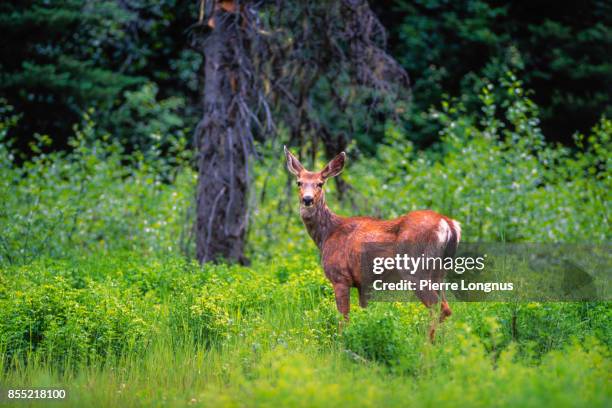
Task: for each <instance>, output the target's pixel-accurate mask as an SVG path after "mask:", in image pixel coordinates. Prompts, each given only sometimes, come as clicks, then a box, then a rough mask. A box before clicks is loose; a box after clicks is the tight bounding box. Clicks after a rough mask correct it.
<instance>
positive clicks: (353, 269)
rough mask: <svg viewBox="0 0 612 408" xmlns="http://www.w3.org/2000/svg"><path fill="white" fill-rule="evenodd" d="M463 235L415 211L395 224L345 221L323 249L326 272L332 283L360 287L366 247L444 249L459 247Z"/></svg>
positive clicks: (439, 218)
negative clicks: (451, 246)
mask: <svg viewBox="0 0 612 408" xmlns="http://www.w3.org/2000/svg"><path fill="white" fill-rule="evenodd" d="M460 231H461V230H460V227H459V224H458V223H457V222H456V221H454V220H452V219H450V218H448V217H446V216H444V215H441V214H438V213H437V212H435V211H431V210H420V211H413V212H410V213H408V214H405V215H403V216H401V217H398V218H395V219H393V220H380V219H377V218H372V217H347V218H342V220H341V223H340V225H339V226H338V227H337V228H336V229H335V230H334V231H333V232H332V233H331V234H330V236H329V237H328V238H327V240H325V242H324V243H323V246H322V248H321V258H322V261H323V268H324V270H325V274H326V275H327V277H328V278H329V279H330V280H331V281H332V282H345V283H347V284H350V285H351V286H360V284H361V273H360V264H361V252H362V250H363V244H364V243H388V244H399V243H402V244H417V243H418V244H419V245H421V244H423V245H428V244H431V245H432V246H436V247H442V248H443V249H444V248H445V246H446V245H447V244H449V245H455V246H456V244H457V243H458V241H459V237H460Z"/></svg>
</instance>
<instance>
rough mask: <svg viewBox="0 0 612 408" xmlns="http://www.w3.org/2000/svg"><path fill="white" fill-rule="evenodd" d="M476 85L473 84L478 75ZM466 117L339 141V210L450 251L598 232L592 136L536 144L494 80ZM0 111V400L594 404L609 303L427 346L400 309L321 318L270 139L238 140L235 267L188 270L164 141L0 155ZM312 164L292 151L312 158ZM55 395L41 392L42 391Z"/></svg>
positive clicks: (493, 308) (599, 173)
mask: <svg viewBox="0 0 612 408" xmlns="http://www.w3.org/2000/svg"><path fill="white" fill-rule="evenodd" d="M491 86H493V85H491ZM494 86H495V87H498V89H497V90H501V91H502V92H504V93H506V95H507V99H506V101H507V102H506V103H503V104H502V103H499V101H497V100H496V99H495V97H494V96H493V95H494V92H492V91H491V88H488V87H484V88H483V89H482V90H481V92H480V96H479V97H480V101H481V106H480V110H479V111H478V112H476V113H474V112H467V111H466V109H465V108H464V107H462V105H461V104H460V103H454V102H452V101H449V102H444V103H443V104H442V106H441V107H440V108H439V109H434V110H431V111H430V112H429V113H428V118H427V120H431V121H436V122H438V123H439V124H440V126H441V129H442V130H441V132H440V140H441V143H439V144H437V145H435V146H433V147H431V148H429V149H426V150H417V149H415V148H414V146H413V145H412V144H411V143H410V141H409V138H408V137H406V135H405V134H403V133H402V131H401V130H399V129H397V128H394V127H393V126H389V127H388V128H387V129H386V133H385V134H386V136H385V143H383V144H381V145H379V146H378V148H377V152H376V155H375V156H368V155H366V154H361V153H360V152H359V151H358V149H357V148H356V146H354V145H352V146H351V147H350V149H349V157H350V158H356V160H352V159H349V163H348V167H347V169H346V171H345V173H344V177H346V180H347V181H348V183H350V185H351V191H350V194H349V196H348V197H347V198H346V199H345V200H343V201H342V202H340V201H339V200H338V198H337V195H336V194H335V191H334V186H333V185H330V190H331V191H329V192H328V202H329V205H330V207H331V208H332V209H334V210H336V211H338V212H339V213H341V214H345V215H349V214H357V213H360V214H368V215H375V216H380V217H394V216H397V215H399V214H401V213H404V212H407V211H409V210H414V209H418V208H432V209H434V210H437V211H440V212H442V213H445V214H448V215H449V216H452V217H453V218H455V219H457V220H459V221H461V223H462V225H463V239H464V240H465V241H467V242H479V241H485V242H540V243H546V242H565V243H606V242H609V240H610V226H609V213H610V202H611V200H610V191H611V189H610V187H611V180H610V167H611V162H610V161H611V160H612V154H611V152H610V147H611V143H610V135H611V134H612V122H610V120H609V119H606V118H602V119H601V120H600V121H599V123H598V124H597V125H596V126H595V127H594V128H593V129H592V131H591V132H590V133H589V134H586V135H580V134H577V135H576V137H575V146H573V147H572V148H569V147H567V146H562V145H555V144H551V143H547V142H546V141H545V140H544V137H543V135H542V133H541V130H540V127H539V119H538V117H539V112H538V108H537V106H535V104H534V103H533V102H532V101H531V100H530V99H529V97H528V95H526V93H525V91H524V90H523V88H522V86H521V82H520V81H519V80H518V79H517V78H515V77H514V76H512V75H511V74H509V75H508V76H507V77H506V78H505V79H504V80H503V81H501V82H500V83H498V84H495V85H494ZM1 114H2V117H1V120H0V124H1V127H0V194H1V197H0V389H1V390H2V392H3V395H2V397H0V406H4V405H6V406H28V405H44V404H48V403H50V401H38V402H37V401H16V400H13V401H10V402H9V401H6V390H8V389H28V388H53V389H65V390H66V393H67V397H66V399H65V400H63V401H62V402H61V405H62V406H63V405H66V406H75V407H82V406H109V407H111V406H113V407H115V406H121V407H132V406H177V407H179V406H227V407H247V406H248V407H250V406H270V407H272V406H274V407H276V406H303V407H317V406H321V407H323V406H356V407H359V406H364V407H374V406H381V405H382V404H383V403H384V405H385V406H424V407H430V406H431V407H433V406H440V405H442V404H444V405H446V406H476V407H478V406H482V407H497V406H499V407H501V406H504V407H505V406H516V407H541V406H558V407H565V406H567V407H570V406H571V407H576V406H589V407H598V406H601V407H604V406H610V404H611V402H612V386H611V380H612V378H611V376H610V373H611V372H612V360H611V355H610V352H611V349H610V348H611V346H612V345H611V341H612V324H611V319H612V308H611V307H610V302H580V303H578V302H575V303H570V302H558V303H537V302H531V303H527V302H525V303H461V302H454V301H453V300H452V299H451V307H452V308H453V312H454V313H453V315H452V317H451V318H450V319H448V320H447V322H445V323H444V325H442V326H441V327H440V330H439V335H438V338H437V340H436V341H435V343H433V344H430V343H429V341H428V339H427V328H428V322H429V314H428V311H427V309H426V308H425V307H424V306H422V305H421V304H418V303H375V304H371V306H370V307H368V308H367V309H360V308H359V307H358V305H357V300H356V299H357V296H355V294H353V296H352V305H351V322H350V324H349V325H348V326H347V327H346V328H345V329H344V330H343V331H342V333H339V332H338V323H339V321H340V316H339V315H338V313H337V311H336V307H335V302H334V297H333V291H332V288H331V285H330V284H329V283H328V282H327V281H326V279H325V277H324V275H323V272H322V269H321V267H320V265H319V259H318V252H317V250H316V247H315V246H314V244H313V243H312V242H311V241H310V239H309V237H308V236H307V234H306V231H305V229H304V228H303V226H302V225H301V221H300V219H299V215H298V212H297V208H298V207H297V199H296V196H295V194H296V192H295V187H294V184H293V181H292V180H291V179H290V178H289V177H288V175H287V172H286V170H285V167H284V161H283V160H284V157H283V154H282V145H283V140H282V139H283V136H282V134H281V135H280V136H279V137H278V138H277V139H276V140H272V141H268V142H266V143H260V144H259V145H258V150H259V160H258V161H257V162H256V163H254V166H253V168H254V171H255V177H256V183H255V184H256V187H257V188H256V190H255V193H254V194H252V196H251V204H252V205H251V208H252V212H251V225H250V231H249V248H248V257H249V259H250V264H249V265H247V266H240V265H235V264H226V263H218V264H212V263H211V264H204V265H202V266H201V265H199V264H197V262H195V261H194V260H193V233H192V232H191V231H192V230H191V225H192V220H193V204H192V203H193V197H194V186H195V181H196V174H195V172H194V170H193V168H192V163H191V161H190V160H191V159H190V158H191V156H192V155H191V152H190V151H189V150H188V149H187V147H186V142H185V140H184V139H182V138H181V137H179V136H177V137H176V138H174V139H172V138H170V141H171V142H170V143H169V144H166V145H164V146H163V147H160V146H155V145H153V146H152V147H151V148H150V149H148V150H146V151H136V152H127V151H125V150H124V149H123V148H122V147H121V145H120V144H119V143H117V142H115V141H113V139H112V138H111V137H109V135H104V134H100V133H99V130H98V129H97V127H96V123H94V121H93V120H92V119H91V118H90V117H88V116H85V117H84V118H83V121H82V123H80V124H79V125H78V126H76V127H75V130H74V135H73V137H72V138H71V149H70V150H69V151H62V152H57V151H56V152H48V151H47V150H46V149H45V146H46V144H47V143H48V141H47V140H46V139H45V137H44V136H41V137H39V138H38V142H37V143H36V144H32V146H31V149H32V150H33V151H35V152H36V154H35V155H33V156H32V158H28V159H27V160H25V162H22V161H21V160H18V157H16V156H15V154H14V152H13V150H12V148H11V145H10V143H9V142H8V141H7V140H6V139H5V135H6V132H7V130H8V129H9V128H11V126H13V125H14V124H15V122H16V121H17V117H16V116H15V115H16V113H15V112H12V111H11V109H10V108H9V107H7V106H2V109H1ZM322 162H323V159H322V158H319V159H318V160H317V161H316V162H315V163H307V167H313V166H317V165H319V166H320V165H322ZM58 405H59V403H58Z"/></svg>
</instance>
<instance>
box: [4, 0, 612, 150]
mask: <svg viewBox="0 0 612 408" xmlns="http://www.w3.org/2000/svg"><path fill="white" fill-rule="evenodd" d="M370 5H371V7H372V9H373V10H374V12H375V13H376V15H377V16H378V18H379V19H380V20H381V22H382V24H383V25H384V27H385V28H386V29H387V31H388V35H389V36H388V42H387V49H388V51H389V52H390V54H391V55H392V56H393V57H394V58H395V59H396V60H397V61H399V62H400V63H401V64H402V66H403V67H404V68H405V69H406V71H407V73H408V74H409V76H410V81H411V87H412V103H411V104H409V105H408V106H409V107H408V110H407V111H405V112H404V115H405V118H403V119H404V120H402V121H401V123H402V126H403V127H404V128H405V131H406V132H405V133H406V134H407V136H408V137H409V138H410V139H411V140H412V141H413V142H414V143H415V144H416V145H417V146H420V147H426V146H429V145H431V144H432V143H435V142H437V141H438V138H439V136H438V134H439V133H438V130H439V125H438V124H435V123H431V121H430V120H428V119H427V115H426V112H427V111H428V109H429V108H430V107H431V106H435V105H438V104H439V103H440V101H442V100H445V99H448V98H451V97H460V98H461V100H460V102H461V103H462V104H464V105H465V106H466V107H467V110H468V111H470V110H471V109H470V108H472V107H474V108H477V106H478V104H479V100H478V96H477V95H478V91H479V89H481V88H482V86H483V84H484V83H486V82H487V80H488V79H490V80H491V81H493V80H494V79H495V78H498V77H500V76H501V75H502V74H503V73H504V72H505V71H507V70H511V71H513V72H515V73H517V74H518V76H519V77H520V78H521V79H522V80H523V81H524V85H525V88H527V89H530V90H532V91H533V94H532V95H531V97H532V99H533V100H534V101H535V102H536V104H537V105H538V106H539V107H540V118H541V121H542V123H541V127H542V130H543V133H544V135H545V137H546V138H547V139H548V140H549V141H560V142H562V143H564V144H568V145H569V144H571V140H572V139H571V136H572V134H573V133H574V132H576V131H581V132H585V131H588V129H590V128H591V127H592V126H593V125H594V124H595V123H596V122H597V120H598V119H599V118H600V117H601V116H602V115H606V116H608V117H610V115H611V114H612V108H611V104H610V100H611V98H610V93H611V91H610V90H611V89H612V66H611V62H610V61H611V60H610V51H611V49H612V48H611V45H612V35H611V33H610V29H611V27H612V21H611V20H612V3H611V2H609V1H597V0H593V1H583V2H556V1H542V0H534V1H530V2H502V1H482V0H460V1H401V0H394V1H380V2H371V4H370ZM197 8H198V4H197V2H194V1H174V0H156V1H151V0H132V1H124V0H110V1H108V0H107V1H78V0H61V1H51V0H46V1H21V0H20V1H3V2H2V4H0V33H1V34H0V41H1V47H0V61H1V64H0V96H1V97H2V98H4V99H6V103H8V104H9V105H12V106H13V107H14V111H15V112H17V113H18V114H20V115H21V119H20V120H19V121H18V123H17V124H16V126H15V127H14V128H12V129H11V130H10V133H9V139H12V140H13V141H14V147H15V148H16V149H17V150H18V151H20V152H21V153H23V154H24V155H25V156H30V155H31V154H32V151H31V150H30V148H29V146H30V144H31V142H32V141H33V140H34V139H35V138H37V137H38V138H40V135H47V136H48V138H47V139H48V142H47V143H46V145H47V147H46V148H48V149H50V150H56V149H65V148H67V147H68V140H69V138H70V136H71V135H72V132H73V131H72V127H73V125H74V124H75V123H79V122H80V121H81V120H82V117H83V114H84V113H85V112H88V111H89V116H90V117H91V118H92V119H93V120H94V121H95V122H96V123H97V125H98V127H99V128H100V129H103V130H104V131H106V132H107V133H108V134H109V135H112V136H111V137H112V138H114V139H116V140H118V141H119V142H121V144H123V145H124V146H125V147H126V148H127V149H128V150H142V149H145V148H147V146H148V145H149V144H152V143H159V142H160V140H159V139H161V142H163V139H164V137H165V136H166V135H169V134H174V135H176V134H177V133H179V134H184V135H191V134H192V131H193V128H194V126H195V124H196V123H197V121H198V119H199V117H200V116H201V106H200V98H199V92H200V90H201V89H202V83H201V81H202V70H203V57H202V55H201V53H200V52H199V51H198V49H197V48H195V47H192V46H190V44H191V43H192V42H191V38H190V37H191V31H190V27H192V26H193V24H194V23H195V20H196V18H197V15H198V10H197ZM498 92H502V93H503V92H504V91H503V90H500V91H498ZM498 96H499V98H501V99H502V100H503V98H504V95H503V94H502V95H498ZM92 108H93V109H92ZM37 135H38V136H37ZM151 135H156V137H157V139H158V140H153V139H154V138H152V137H151ZM352 137H353V138H354V139H355V140H356V141H357V142H358V146H359V147H360V148H361V150H362V151H363V152H365V153H368V152H369V153H374V152H375V148H376V145H377V144H378V143H379V142H380V141H381V140H382V138H383V130H382V129H378V128H376V127H374V128H370V129H368V132H363V134H361V133H360V134H354V135H352ZM189 138H190V136H189Z"/></svg>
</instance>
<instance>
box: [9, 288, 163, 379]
mask: <svg viewBox="0 0 612 408" xmlns="http://www.w3.org/2000/svg"><path fill="white" fill-rule="evenodd" d="M19 284H21V285H15V286H14V288H13V290H11V291H10V292H9V291H7V293H6V294H5V296H3V297H2V298H0V344H2V345H3V347H4V348H5V349H6V351H7V355H6V356H5V357H7V358H8V359H9V360H8V361H10V359H12V358H18V359H21V358H24V357H26V356H27V355H28V354H29V353H36V354H37V355H39V356H42V357H43V359H45V360H46V361H48V362H49V363H50V364H58V366H60V367H61V366H63V365H64V364H65V363H72V364H80V363H82V362H86V361H89V360H90V359H97V358H99V357H111V358H112V357H118V356H120V355H122V354H123V353H127V352H139V351H142V350H145V349H146V345H147V343H148V342H149V341H150V339H151V336H152V334H153V333H154V332H155V330H156V329H155V325H154V323H153V322H154V319H153V317H152V315H151V313H150V311H148V310H147V309H148V308H149V307H150V305H147V304H146V303H145V302H142V301H139V300H138V299H137V297H135V296H134V295H133V294H132V292H131V291H129V290H128V291H119V290H118V289H117V288H112V286H109V285H103V284H99V283H93V282H92V283H90V284H88V285H87V287H85V288H83V289H74V288H71V287H70V286H69V285H68V284H67V283H66V281H65V280H63V279H62V278H59V277H57V278H55V279H53V280H52V281H50V282H49V283H46V284H42V285H38V286H32V285H27V283H25V282H23V281H21V282H19ZM15 287H18V288H20V289H21V290H17V289H15Z"/></svg>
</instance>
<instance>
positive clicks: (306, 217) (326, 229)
mask: <svg viewBox="0 0 612 408" xmlns="http://www.w3.org/2000/svg"><path fill="white" fill-rule="evenodd" d="M300 215H301V216H302V221H303V222H304V225H305V226H306V230H307V231H308V234H309V235H310V237H311V238H312V240H313V241H314V242H315V244H317V247H319V250H320V249H322V248H323V244H324V243H325V240H326V239H327V238H328V237H329V236H330V235H331V233H332V232H333V231H334V230H335V229H336V227H338V225H340V217H339V216H337V215H336V214H334V213H333V211H332V210H330V209H329V207H328V206H327V204H325V202H322V203H320V204H319V205H316V206H315V207H314V208H312V209H302V210H301V211H300Z"/></svg>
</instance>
